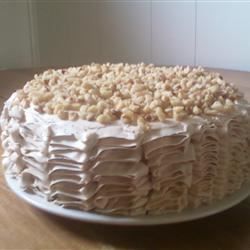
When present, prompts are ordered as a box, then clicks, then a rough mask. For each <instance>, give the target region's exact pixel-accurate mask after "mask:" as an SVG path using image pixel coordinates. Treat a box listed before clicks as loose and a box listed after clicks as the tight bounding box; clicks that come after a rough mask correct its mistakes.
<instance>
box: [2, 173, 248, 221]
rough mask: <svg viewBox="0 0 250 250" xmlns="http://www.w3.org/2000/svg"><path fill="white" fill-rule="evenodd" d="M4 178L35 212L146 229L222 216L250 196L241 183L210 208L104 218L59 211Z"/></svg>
mask: <svg viewBox="0 0 250 250" xmlns="http://www.w3.org/2000/svg"><path fill="white" fill-rule="evenodd" d="M4 177H5V181H6V183H7V185H8V186H9V188H10V189H11V190H12V192H14V193H15V194H16V195H17V196H18V197H19V198H20V199H22V200H24V201H25V202H26V203H28V204H29V205H31V206H33V207H35V208H37V209H40V210H42V211H44V212H47V213H49V214H53V215H56V216H60V217H64V218H68V219H73V220H78V221H83V222H89V223H99V224H108V225H123V226H146V225H147V226H148V225H166V224H175V223H181V222H187V221H193V220H197V219H201V218H205V217H208V216H211V215H214V214H217V213H220V212H223V211H225V210H227V209H229V208H231V207H234V206H236V205H237V204H239V203H240V202H241V201H243V200H245V199H246V198H247V197H248V196H249V194H250V183H245V184H243V185H242V187H241V188H240V189H239V190H238V191H236V192H235V193H233V194H231V195H229V196H228V197H226V198H223V199H222V200H218V201H216V202H214V203H212V204H211V205H205V206H201V207H198V208H195V209H186V210H184V211H182V212H180V213H169V214H165V215H147V216H145V215H142V216H120V215H105V214H98V213H93V212H86V211H81V210H76V209H69V208H63V207H61V206H59V205H56V204H54V203H52V202H49V201H47V200H46V199H44V198H43V197H40V196H37V195H35V194H32V193H28V192H25V191H24V190H23V189H22V188H21V187H20V185H19V184H18V179H16V178H15V177H13V176H12V175H10V174H8V173H6V172H4Z"/></svg>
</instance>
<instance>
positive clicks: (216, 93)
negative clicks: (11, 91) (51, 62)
mask: <svg viewBox="0 0 250 250" xmlns="http://www.w3.org/2000/svg"><path fill="white" fill-rule="evenodd" d="M241 98H242V94H241V93H240V92H239V91H238V90H237V88H235V87H234V86H233V85H232V84H231V83H228V82H226V81H225V80H223V78H222V76H220V75H219V74H218V73H214V72H208V71H205V70H204V69H203V68H201V67H197V68H190V67H188V66H187V67H180V66H176V67H163V66H162V67H157V66H154V65H152V64H149V65H145V64H143V63H142V64H122V63H121V64H110V63H107V64H94V63H93V64H91V65H83V66H81V67H70V68H67V69H58V70H54V69H49V70H47V71H45V72H43V73H42V74H39V75H35V76H34V79H32V80H31V81H29V82H27V83H26V85H25V86H24V88H23V89H21V90H18V91H17V101H18V103H21V105H22V106H24V107H29V106H31V105H35V106H36V108H37V109H38V110H39V111H40V112H45V113H48V114H56V115H58V116H59V117H60V118H61V119H66V120H67V119H69V120H77V119H83V120H89V121H97V122H100V123H103V124H108V123H112V122H113V121H116V120H122V121H123V122H124V123H126V124H134V125H136V124H137V125H139V126H142V127H147V125H148V124H149V123H150V122H154V121H164V120H166V119H175V120H182V119H185V118H187V117H188V116H197V115H198V116H204V115H205V116H215V115H218V114H226V113H230V112H233V110H234V107H235V103H236V102H237V101H238V100H239V99H241Z"/></svg>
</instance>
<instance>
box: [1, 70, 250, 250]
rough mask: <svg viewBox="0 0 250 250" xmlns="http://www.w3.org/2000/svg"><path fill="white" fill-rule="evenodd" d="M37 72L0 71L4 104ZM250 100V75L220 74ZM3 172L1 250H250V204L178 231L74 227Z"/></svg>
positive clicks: (248, 201)
mask: <svg viewBox="0 0 250 250" xmlns="http://www.w3.org/2000/svg"><path fill="white" fill-rule="evenodd" d="M40 71H41V69H38V70H7V71H0V84H1V92H0V100H1V103H2V102H3V98H6V97H7V96H9V95H10V93H11V92H13V90H14V89H16V88H19V87H21V86H22V85H23V83H24V82H25V81H27V80H29V79H31V78H32V76H33V74H34V73H35V72H40ZM216 71H219V72H221V73H222V75H224V77H225V78H226V79H227V80H229V81H232V82H234V83H235V84H237V85H238V86H239V88H240V89H241V90H242V91H243V92H244V93H245V95H246V96H247V98H248V99H249V100H250V73H247V72H239V71H225V70H216ZM2 172H3V170H2V169H1V171H0V250H9V249H13V250H21V249H22V250H31V249H32V250H33V249H36V250H75V249H81V250H96V249H98V250H99V249H100V250H114V249H120V250H122V249H123V250H125V249H128V250H134V249H150V250H158V249H164V250H165V249H166V250H249V249H250V198H248V199H246V200H245V201H243V202H242V203H240V204H239V205H237V206H236V207H234V208H231V209H229V210H227V211H226V212H223V213H220V214H217V215H214V216H211V217H208V218H205V219H200V220H197V221H193V222H186V223H181V224H176V225H165V226H148V227H127V226H126V227H124V226H107V225H95V224H89V223H83V222H77V221H72V220H68V219H64V218H59V217H56V216H52V215H49V214H46V213H44V212H42V211H40V210H38V209H35V208H33V207H31V206H29V205H28V204H26V203H25V202H23V201H22V200H20V199H19V198H17V197H16V196H15V194H13V193H12V192H11V191H10V190H9V188H8V187H7V186H6V184H5V181H4V178H3V173H2Z"/></svg>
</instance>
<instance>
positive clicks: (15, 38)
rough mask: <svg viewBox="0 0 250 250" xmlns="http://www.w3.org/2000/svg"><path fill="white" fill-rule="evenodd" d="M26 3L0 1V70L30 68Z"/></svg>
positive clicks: (29, 42) (29, 38)
mask: <svg viewBox="0 0 250 250" xmlns="http://www.w3.org/2000/svg"><path fill="white" fill-rule="evenodd" d="M30 31H31V30H30V25H29V5H28V1H0V68H16V67H30V66H32V44H31V37H30V35H31V32H30Z"/></svg>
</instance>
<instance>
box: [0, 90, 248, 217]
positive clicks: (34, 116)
mask: <svg viewBox="0 0 250 250" xmlns="http://www.w3.org/2000/svg"><path fill="white" fill-rule="evenodd" d="M14 99H15V94H14V95H13V96H12V97H11V98H10V99H9V101H8V102H7V103H6V104H5V108H4V110H3V112H2V117H1V127H2V131H3V132H2V144H3V148H4V155H3V165H4V167H5V168H6V171H7V172H8V173H9V174H11V175H12V176H13V177H14V178H17V179H18V180H19V181H20V185H21V186H22V187H23V188H24V190H27V191H31V192H34V193H36V194H37V195H41V196H43V197H44V198H46V199H48V200H49V201H51V202H55V203H56V204H59V205H61V206H63V207H69V208H76V209H81V210H85V211H89V210H90V211H96V212H100V213H111V214H124V215H137V214H162V213H167V212H177V211H182V210H183V209H184V208H187V207H198V206H200V205H202V204H208V203H211V202H213V201H215V200H217V199H222V198H223V197H224V196H225V195H227V194H230V193H232V192H234V191H236V190H237V189H239V188H240V187H241V185H242V184H243V183H244V182H246V181H248V180H249V167H250V159H249V152H250V148H249V136H246V135H247V133H248V134H249V132H248V131H249V128H250V125H249V124H250V123H249V115H248V113H247V112H248V111H247V109H245V108H242V107H239V110H238V111H237V112H234V114H233V116H228V117H217V118H215V117H213V118H211V117H210V118H209V119H202V118H200V117H193V118H189V119H188V120H185V121H181V122H177V121H175V120H170V119H169V120H167V121H165V122H161V123H159V122H158V123H157V122H156V123H152V124H151V129H150V130H148V131H143V132H142V131H141V130H140V129H138V127H137V126H132V125H127V124H123V123H121V122H116V123H113V124H112V125H104V124H100V123H97V122H89V121H83V120H78V121H68V120H66V121H65V120H61V119H60V118H58V117H57V116H55V115H48V114H41V113H39V112H38V111H37V110H35V109H34V108H26V109H24V108H22V107H20V106H19V107H17V106H16V105H12V103H13V100H14ZM38 125H39V126H38Z"/></svg>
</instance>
